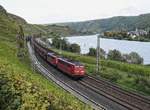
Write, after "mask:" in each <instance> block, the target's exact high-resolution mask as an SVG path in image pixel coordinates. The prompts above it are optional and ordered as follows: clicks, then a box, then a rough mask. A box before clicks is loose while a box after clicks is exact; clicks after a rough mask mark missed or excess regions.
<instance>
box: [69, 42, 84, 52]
mask: <svg viewBox="0 0 150 110" xmlns="http://www.w3.org/2000/svg"><path fill="white" fill-rule="evenodd" d="M69 50H70V52H73V53H80V51H81V49H80V46H79V45H78V44H75V43H74V44H71V45H70V49H69Z"/></svg>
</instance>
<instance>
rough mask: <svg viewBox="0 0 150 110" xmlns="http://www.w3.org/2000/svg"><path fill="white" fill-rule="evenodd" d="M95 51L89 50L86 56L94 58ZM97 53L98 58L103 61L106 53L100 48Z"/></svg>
mask: <svg viewBox="0 0 150 110" xmlns="http://www.w3.org/2000/svg"><path fill="white" fill-rule="evenodd" d="M96 51H97V50H96V49H95V48H89V53H88V55H89V56H93V57H96V53H97V52H96ZM99 52H100V58H102V59H105V56H106V52H105V51H104V50H103V49H102V48H100V50H99Z"/></svg>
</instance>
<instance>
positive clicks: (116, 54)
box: [107, 49, 122, 61]
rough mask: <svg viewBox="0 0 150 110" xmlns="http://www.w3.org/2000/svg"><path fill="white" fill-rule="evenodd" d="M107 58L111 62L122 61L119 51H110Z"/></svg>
mask: <svg viewBox="0 0 150 110" xmlns="http://www.w3.org/2000/svg"><path fill="white" fill-rule="evenodd" d="M107 58H108V59H110V60H116V61H121V60H122V56H121V53H120V51H118V50H116V49H115V50H110V51H109V52H108V55H107Z"/></svg>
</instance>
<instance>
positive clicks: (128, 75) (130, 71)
mask: <svg viewBox="0 0 150 110" xmlns="http://www.w3.org/2000/svg"><path fill="white" fill-rule="evenodd" d="M53 50H54V51H55V52H57V53H59V50H57V49H53ZM62 55H63V56H65V57H68V58H71V59H74V60H77V61H80V62H82V63H83V64H84V65H85V67H86V70H87V73H88V74H92V75H96V74H94V73H95V68H96V59H95V58H94V57H90V56H82V55H78V54H75V53H71V52H66V51H62ZM100 64H101V72H100V73H99V74H98V75H97V76H98V77H99V76H101V77H103V78H106V79H108V80H109V81H111V82H113V83H116V84H118V85H120V86H121V87H123V88H125V89H127V90H130V91H137V92H139V93H141V94H144V95H150V68H149V67H148V66H143V65H135V64H128V63H123V62H118V61H111V60H101V61H100Z"/></svg>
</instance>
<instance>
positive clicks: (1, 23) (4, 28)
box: [0, 5, 75, 36]
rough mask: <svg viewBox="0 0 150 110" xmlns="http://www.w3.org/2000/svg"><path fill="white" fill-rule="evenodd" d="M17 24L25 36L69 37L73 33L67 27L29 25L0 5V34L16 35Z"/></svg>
mask: <svg viewBox="0 0 150 110" xmlns="http://www.w3.org/2000/svg"><path fill="white" fill-rule="evenodd" d="M19 24H20V25H22V26H23V29H24V32H25V34H26V35H29V34H34V33H36V34H37V33H42V35H45V36H49V35H50V33H51V32H56V33H61V34H62V35H64V36H69V35H71V34H73V33H75V32H74V31H73V30H71V29H70V28H69V27H68V26H58V25H39V24H30V23H28V22H27V21H26V20H25V19H24V18H22V17H19V16H17V15H14V14H11V13H8V12H7V10H6V9H5V8H4V7H3V6H1V5H0V34H1V35H4V34H5V35H6V34H7V35H8V36H12V35H16V33H17V28H18V25H19Z"/></svg>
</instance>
